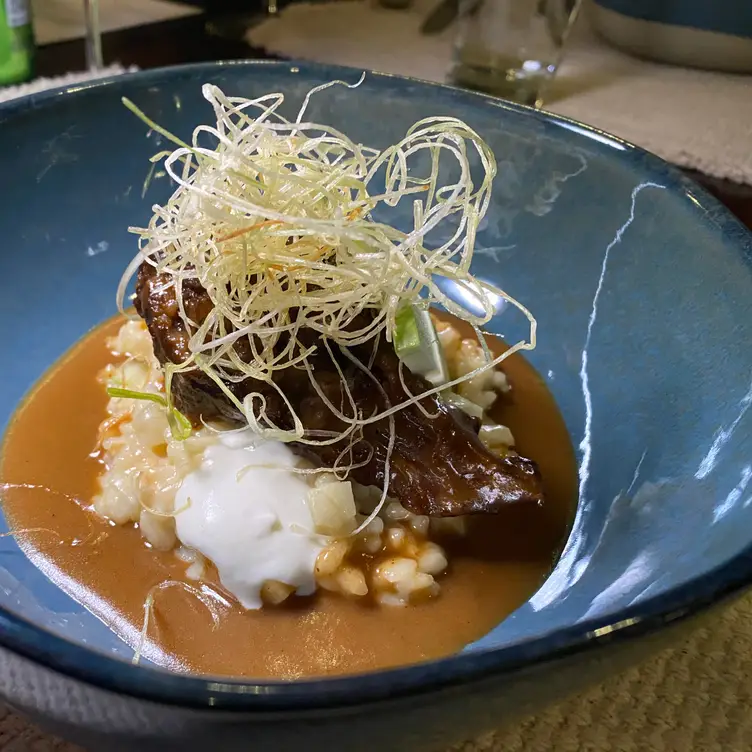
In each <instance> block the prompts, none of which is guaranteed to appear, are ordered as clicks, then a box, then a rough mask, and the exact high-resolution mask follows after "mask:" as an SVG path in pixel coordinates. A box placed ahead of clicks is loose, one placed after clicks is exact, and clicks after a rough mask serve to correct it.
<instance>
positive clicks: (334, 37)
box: [247, 0, 752, 184]
mask: <svg viewBox="0 0 752 752" xmlns="http://www.w3.org/2000/svg"><path fill="white" fill-rule="evenodd" d="M436 2H437V0H415V2H414V3H413V5H412V6H411V7H410V8H409V9H408V10H406V11H395V10H388V9H385V8H382V7H381V6H379V5H377V4H376V3H374V2H372V0H338V1H336V2H330V3H324V4H320V3H319V4H313V3H308V2H301V3H295V4H291V5H289V6H288V7H287V8H286V9H285V10H284V11H282V12H281V13H280V14H279V15H278V16H276V17H273V18H270V19H268V20H265V21H264V22H263V23H262V24H260V25H259V26H257V27H255V28H253V29H251V30H249V31H248V33H247V39H248V41H249V42H250V43H251V44H254V45H257V46H260V47H263V48H265V49H266V50H267V51H268V52H271V53H275V54H277V55H281V56H284V57H290V58H295V59H298V60H312V61H316V62H322V63H336V64H341V65H349V66H353V67H355V68H367V69H371V70H378V71H383V72H386V73H401V74H405V75H409V76H415V77H417V78H424V79H427V80H430V81H444V80H445V76H446V72H447V70H448V68H449V63H450V60H451V48H452V38H453V34H454V27H450V28H449V29H447V30H446V31H445V32H443V33H442V34H441V35H438V36H434V37H430V36H423V35H421V34H419V32H418V29H419V27H420V24H421V22H422V21H423V19H424V18H425V16H426V14H427V13H428V12H429V11H430V10H431V9H432V8H433V7H434V5H435V3H436ZM545 108H546V109H549V110H552V111H553V112H557V113H560V114H562V115H566V116H568V117H571V118H574V119H576V120H580V121H583V122H585V123H589V124H591V125H594V126H596V127H598V128H600V129H602V130H604V131H607V132H609V133H613V134H614V135H617V136H619V137H620V138H623V139H625V140H627V141H631V142H633V143H636V144H638V145H639V146H642V147H644V148H646V149H648V150H650V151H653V152H655V153H656V154H658V155H659V156H661V157H663V158H664V159H667V160H668V161H669V162H673V163H674V164H678V165H681V166H684V167H690V168H694V169H696V170H700V171H701V172H704V173H706V174H708V175H713V176H715V177H718V178H726V179H729V180H733V181H736V182H739V183H749V184H752V76H743V75H727V74H721V73H710V72H706V71H697V70H690V69H685V68H678V67H674V66H668V65H660V64H657V63H651V62H647V61H643V60H638V59H636V58H633V57H631V56H628V55H625V54H623V53H621V52H619V51H618V50H616V49H614V48H612V47H610V46H608V45H607V44H605V43H604V42H602V41H601V40H600V39H599V38H597V37H596V36H595V34H594V33H593V32H592V31H591V29H590V27H589V24H588V21H587V17H586V14H583V16H582V17H581V18H580V20H579V22H578V24H577V27H576V28H575V30H574V33H573V34H572V36H571V39H570V40H569V43H568V47H567V50H566V54H565V57H564V62H563V64H562V66H561V68H560V70H559V73H558V75H557V78H556V80H555V82H554V85H553V87H552V90H551V92H550V95H549V98H548V101H547V102H546V103H545Z"/></svg>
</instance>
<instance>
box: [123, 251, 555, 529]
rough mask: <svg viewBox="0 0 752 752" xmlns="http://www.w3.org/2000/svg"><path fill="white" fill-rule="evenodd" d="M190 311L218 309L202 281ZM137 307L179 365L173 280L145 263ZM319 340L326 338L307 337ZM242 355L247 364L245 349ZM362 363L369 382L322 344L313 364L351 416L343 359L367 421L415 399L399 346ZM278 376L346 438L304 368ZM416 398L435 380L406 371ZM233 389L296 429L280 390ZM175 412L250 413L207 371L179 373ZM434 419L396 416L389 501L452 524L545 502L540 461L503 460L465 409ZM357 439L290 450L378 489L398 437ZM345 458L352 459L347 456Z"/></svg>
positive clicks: (386, 424) (184, 343)
mask: <svg viewBox="0 0 752 752" xmlns="http://www.w3.org/2000/svg"><path fill="white" fill-rule="evenodd" d="M182 296H183V305H184V308H185V310H186V313H187V314H188V316H189V317H190V318H191V319H192V320H193V321H194V322H196V323H201V322H202V321H203V320H204V318H205V317H206V315H207V314H208V312H209V311H210V310H211V303H210V301H209V298H208V295H207V293H206V291H205V290H204V289H203V288H202V287H201V285H200V284H199V283H198V282H197V281H190V280H189V281H187V282H184V283H183V289H182ZM135 305H136V310H137V311H138V313H139V314H140V315H141V316H142V318H143V319H144V321H145V322H146V324H147V326H148V328H149V332H150V334H151V336H152V340H153V342H154V352H155V354H156V356H157V358H158V359H159V361H160V362H161V363H168V362H172V363H181V362H183V361H184V360H185V359H186V358H187V357H188V354H189V350H188V340H189V337H190V335H189V333H188V332H187V331H186V330H185V327H184V324H183V321H182V319H181V317H180V315H179V313H178V305H177V300H176V297H175V289H174V287H173V285H172V284H171V282H170V279H169V278H168V277H166V276H162V275H160V274H157V273H156V272H155V270H154V268H153V267H152V266H151V265H149V264H142V266H141V268H140V269H139V273H138V278H137V284H136V300H135ZM308 334H309V335H310V338H311V340H312V341H313V339H314V338H315V337H316V336H318V335H316V333H314V332H313V331H311V330H308ZM236 351H237V352H238V354H239V355H240V357H241V358H242V357H243V353H242V351H241V350H240V346H239V345H238V346H236ZM350 354H351V355H352V356H354V358H355V359H357V360H358V361H359V362H360V363H370V362H371V361H373V362H372V364H371V366H370V374H371V375H370V376H369V374H368V373H367V372H365V371H364V370H363V369H362V368H360V367H359V366H358V365H357V364H356V363H354V362H353V361H352V360H351V359H350V358H347V357H346V356H345V354H344V353H342V352H341V351H339V350H338V349H337V348H336V346H332V347H330V348H329V352H327V349H326V348H325V347H323V346H322V347H319V348H318V351H317V353H316V354H315V355H314V356H313V358H312V361H311V365H312V367H313V374H314V378H315V379H316V382H317V384H318V386H319V388H320V390H321V391H322V392H323V393H324V394H325V395H326V397H327V399H328V400H329V401H330V402H331V403H332V404H333V405H335V406H337V407H338V408H340V409H341V411H342V412H343V413H344V414H345V415H348V416H350V415H352V405H351V404H350V402H349V399H348V398H347V396H346V395H345V390H344V389H343V385H342V380H341V378H340V376H339V374H338V373H337V370H336V368H335V367H334V362H333V358H336V361H337V364H338V365H339V368H340V370H341V371H342V373H343V374H344V377H345V380H346V383H347V384H348V387H349V391H350V394H351V396H352V399H353V401H354V403H355V406H356V408H357V410H358V412H359V413H360V414H361V415H362V416H363V417H365V418H367V417H368V416H370V415H374V414H376V413H377V412H381V411H383V410H384V409H386V408H387V407H389V406H392V405H397V404H399V403H401V402H403V401H404V400H405V399H407V398H408V395H407V394H406V393H405V389H404V388H403V385H402V382H401V380H400V376H399V365H400V364H399V360H398V358H397V356H396V354H395V352H394V349H393V347H392V345H391V344H389V343H387V342H385V341H382V342H381V343H379V345H378V347H377V349H376V352H375V353H374V352H373V349H372V347H371V344H367V345H362V346H360V347H358V348H353V349H352V350H351V353H350ZM277 373H278V375H277V374H275V383H276V385H277V386H278V387H279V388H280V389H281V390H282V391H283V392H284V394H285V395H286V396H287V397H288V399H289V400H290V402H291V404H292V406H293V408H294V409H295V411H296V413H297V414H298V415H299V416H300V419H301V420H302V422H303V425H304V426H305V428H306V429H307V430H309V431H313V432H315V431H330V432H331V431H334V432H338V433H339V432H341V431H342V430H343V429H344V428H345V427H346V425H347V424H346V423H344V422H343V421H341V420H340V419H339V418H338V417H337V416H336V415H334V413H332V411H331V410H330V409H329V407H328V406H327V405H326V404H325V403H324V401H323V400H322V399H321V397H320V396H319V394H318V393H317V391H316V389H315V388H314V387H313V385H312V384H311V380H310V377H309V375H308V373H307V372H306V371H305V370H304V369H298V368H286V369H284V370H281V371H279V372H277ZM402 376H403V379H404V381H405V385H406V386H407V389H408V390H409V392H410V394H419V393H421V392H423V391H425V390H426V389H427V388H428V386H429V385H428V383H427V382H426V381H425V380H424V379H422V378H421V377H420V376H417V375H415V374H413V373H411V372H410V371H409V370H408V369H407V368H404V367H403V369H402ZM226 386H227V387H228V388H229V389H230V390H231V391H232V393H233V394H234V395H235V396H236V397H238V399H240V400H241V401H242V399H243V397H245V396H246V395H247V394H249V393H251V392H258V393H260V394H263V395H264V398H265V399H266V410H267V414H268V415H269V417H270V418H271V419H272V420H273V421H274V422H275V423H276V424H277V425H279V426H280V427H283V428H288V429H289V428H292V420H291V416H290V414H289V411H288V410H287V408H286V407H285V405H284V402H283V400H282V399H281V397H280V395H279V392H278V390H277V389H276V388H275V387H274V386H272V385H271V384H268V383H266V382H263V381H258V380H255V379H251V378H247V379H245V380H243V381H240V382H237V383H231V382H228V383H227V384H226ZM172 394H173V397H174V400H175V404H176V407H177V408H178V409H179V410H180V411H181V412H182V413H184V414H185V415H187V416H188V417H189V418H190V419H191V420H193V421H194V422H196V423H198V422H199V420H200V419H201V418H203V419H204V420H207V421H210V420H215V419H221V420H224V421H228V422H230V423H232V424H238V425H239V424H242V423H243V422H244V419H243V416H242V415H241V414H240V413H239V412H238V411H237V409H236V408H235V407H234V406H233V405H232V403H231V402H230V400H228V399H227V397H226V396H225V395H224V394H223V392H222V390H221V389H220V388H219V387H218V386H217V384H215V383H214V381H212V379H211V378H209V377H208V376H206V375H205V374H204V373H202V372H201V371H199V370H192V371H188V372H185V373H176V374H175V375H174V376H173V381H172ZM421 404H422V407H423V408H424V410H425V411H426V412H427V413H428V415H430V416H431V417H428V416H427V415H426V414H424V412H422V411H421V410H420V409H419V408H418V407H417V406H416V405H412V406H410V407H408V408H405V409H402V410H399V411H397V412H396V413H394V428H395V441H394V447H393V451H392V454H391V461H390V471H389V494H390V495H391V496H393V497H394V498H396V499H398V500H399V501H400V503H401V504H402V505H403V506H405V507H406V508H407V509H409V510H410V511H411V512H414V513H415V514H427V515H431V516H437V517H450V516H456V515H463V514H473V513H480V512H485V513H489V512H497V511H498V510H499V509H500V508H501V507H503V506H504V505H506V504H509V503H513V502H532V503H539V502H541V501H542V499H543V494H542V487H541V480H540V475H539V472H538V469H537V467H536V465H535V463H534V462H532V461H531V460H529V459H526V458H524V457H521V456H518V455H516V454H509V455H508V456H505V457H499V456H497V455H495V454H492V453H491V452H489V451H488V450H487V449H486V447H485V446H484V445H483V444H482V443H481V441H480V439H479V438H478V435H477V425H473V421H472V419H470V418H468V417H467V416H466V415H465V414H464V413H463V412H461V411H460V410H457V409H456V408H452V407H449V406H447V405H446V404H444V403H443V402H442V401H440V400H439V399H438V398H436V397H430V398H425V399H424V400H422V402H421ZM356 438H357V441H352V440H351V439H343V440H341V441H339V442H337V443H335V444H331V445H326V446H316V445H310V444H304V443H296V444H293V445H292V448H293V450H294V451H296V452H297V453H298V454H300V455H302V456H305V457H307V458H309V459H311V460H313V461H314V462H317V463H321V464H323V465H324V466H327V467H333V466H335V464H336V463H337V462H338V460H339V462H340V463H342V462H344V464H345V465H350V464H353V465H355V467H353V469H352V470H351V472H350V477H351V478H352V479H353V480H355V481H357V482H358V483H361V484H363V485H376V486H380V485H382V484H383V481H384V469H385V460H386V457H387V453H388V445H389V440H390V421H389V419H387V418H383V419H381V420H378V421H375V422H373V423H369V424H367V425H365V426H363V427H362V429H360V433H359V434H358V436H357V437H356ZM343 453H344V454H343Z"/></svg>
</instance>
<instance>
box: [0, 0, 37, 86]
mask: <svg viewBox="0 0 752 752" xmlns="http://www.w3.org/2000/svg"><path fill="white" fill-rule="evenodd" d="M33 73H34V35H33V32H32V27H31V9H30V8H29V3H28V0H5V1H4V2H0V86H2V85H4V84H14V83H18V82H20V81H26V80H28V79H29V78H31V77H32V75H33Z"/></svg>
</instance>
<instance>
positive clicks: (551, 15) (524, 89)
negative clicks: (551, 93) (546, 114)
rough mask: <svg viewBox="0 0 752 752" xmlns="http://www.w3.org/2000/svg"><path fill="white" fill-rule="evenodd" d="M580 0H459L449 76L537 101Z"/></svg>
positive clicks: (493, 91)
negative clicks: (458, 12)
mask: <svg viewBox="0 0 752 752" xmlns="http://www.w3.org/2000/svg"><path fill="white" fill-rule="evenodd" d="M580 5H581V0H461V3H460V18H459V24H458V31H457V40H456V43H455V48H454V60H453V64H452V68H451V70H450V73H449V79H450V81H451V82H452V83H454V84H456V85H458V86H465V87H467V88H469V89H477V90H480V91H484V92H486V93H488V94H495V95H497V96H500V97H503V98H504V99H509V100H511V101H513V102H519V103H521V104H528V105H533V106H535V107H540V106H541V105H542V103H543V94H544V90H545V87H546V85H547V84H548V82H549V81H550V80H551V79H552V78H553V77H554V75H555V74H556V70H557V68H558V67H559V63H560V62H561V57H562V54H563V51H564V43H565V41H566V39H567V36H568V35H569V32H570V30H571V28H572V25H573V24H574V22H575V20H576V18H577V14H578V11H579V8H580Z"/></svg>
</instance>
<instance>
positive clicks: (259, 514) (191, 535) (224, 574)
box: [175, 431, 326, 609]
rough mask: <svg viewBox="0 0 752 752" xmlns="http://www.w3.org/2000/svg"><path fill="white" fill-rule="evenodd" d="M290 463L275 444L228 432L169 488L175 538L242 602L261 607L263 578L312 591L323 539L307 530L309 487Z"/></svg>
mask: <svg viewBox="0 0 752 752" xmlns="http://www.w3.org/2000/svg"><path fill="white" fill-rule="evenodd" d="M296 461H297V458H296V457H295V455H294V454H293V453H292V452H291V451H290V450H289V449H288V448H287V447H286V446H285V445H284V444H283V443H281V442H278V441H263V440H260V439H259V437H258V436H256V435H254V434H253V433H252V432H251V431H240V432H235V433H232V434H229V435H224V436H222V437H221V438H220V439H219V441H218V442H217V443H216V444H214V445H212V446H209V447H208V448H207V449H206V450H205V451H204V454H203V457H202V462H201V466H200V467H199V469H197V470H195V471H193V472H192V473H190V474H189V475H187V476H186V478H185V479H184V480H183V483H182V485H181V487H180V490H179V491H178V493H177V498H176V500H175V508H176V509H182V511H180V512H179V513H178V514H177V515H176V517H175V523H176V528H177V535H178V538H180V541H181V542H182V543H183V544H184V545H186V546H189V547H190V548H193V549H195V550H197V551H200V552H201V553H202V554H203V555H204V556H205V557H206V558H207V559H210V560H211V561H212V562H214V564H215V566H216V567H217V570H218V572H219V578H220V580H221V582H222V585H223V586H224V587H225V588H227V590H229V591H230V592H231V593H232V594H233V595H234V596H235V597H236V598H237V599H238V601H239V602H240V603H241V604H242V605H243V606H244V607H245V608H248V609H255V608H260V607H261V605H262V601H261V595H260V592H261V587H262V585H263V584H264V582H266V581H267V580H277V581H279V582H284V583H286V584H287V585H289V586H291V587H294V588H295V592H296V593H297V594H298V595H310V594H311V593H313V592H314V590H315V589H316V583H315V579H314V573H313V570H314V566H315V563H316V557H317V556H318V555H319V552H320V551H321V549H322V548H323V547H324V545H325V543H326V538H324V537H322V536H320V535H316V533H315V530H314V523H313V518H312V517H311V511H310V507H309V504H308V492H309V490H310V488H309V486H308V484H307V483H306V482H305V480H304V476H302V475H300V474H296V473H293V472H292V470H291V468H293V467H294V466H295V464H296ZM269 466H273V467H269Z"/></svg>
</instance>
